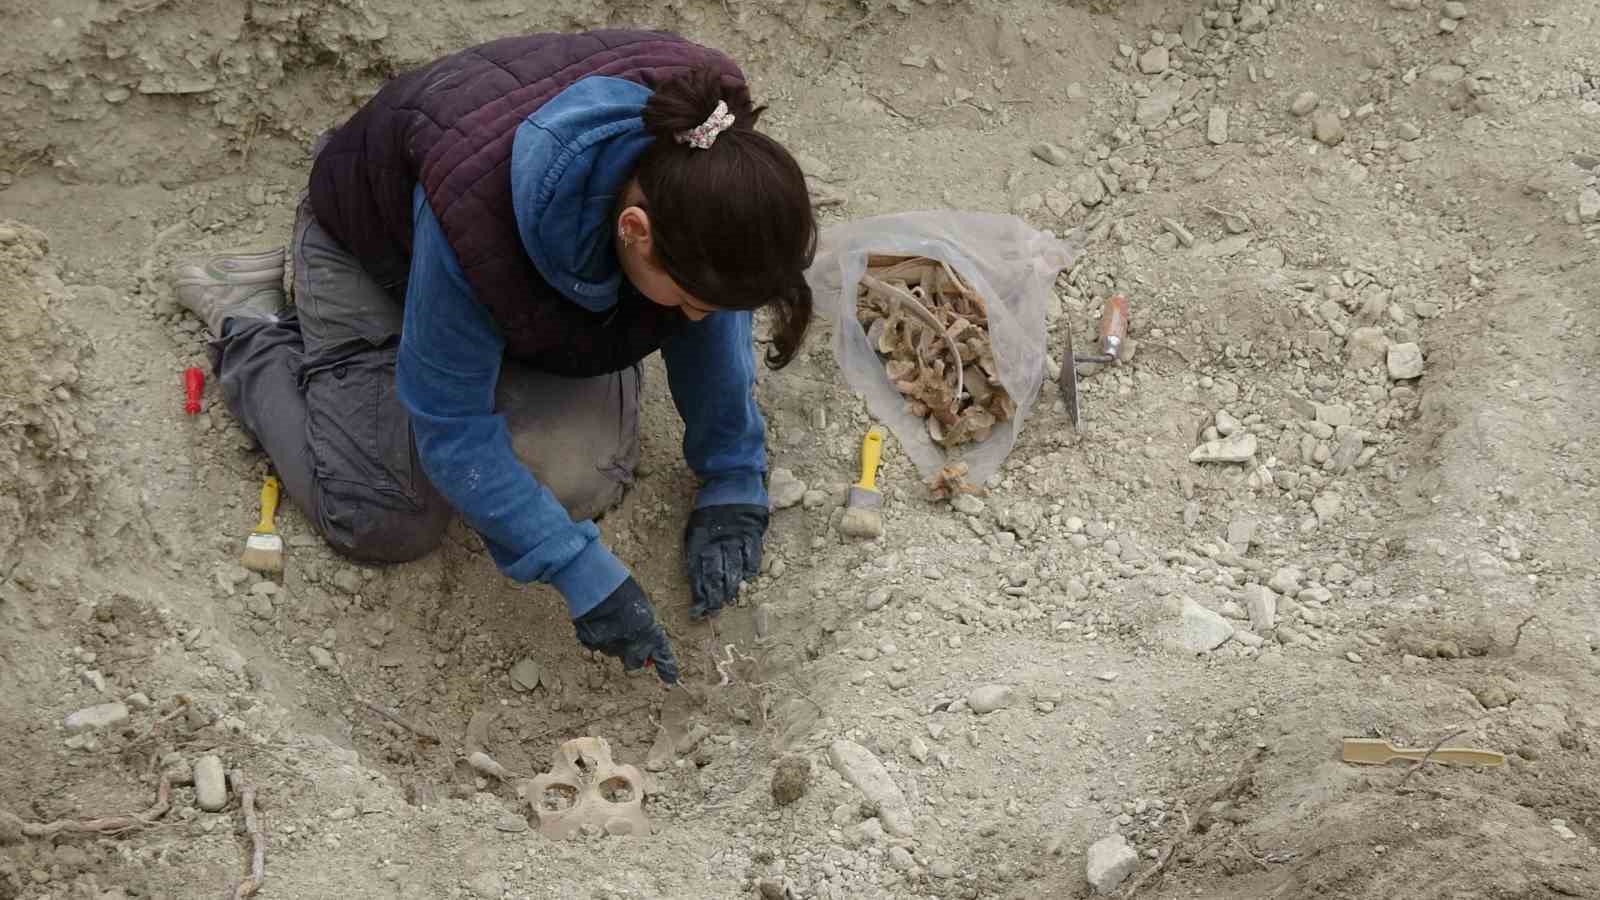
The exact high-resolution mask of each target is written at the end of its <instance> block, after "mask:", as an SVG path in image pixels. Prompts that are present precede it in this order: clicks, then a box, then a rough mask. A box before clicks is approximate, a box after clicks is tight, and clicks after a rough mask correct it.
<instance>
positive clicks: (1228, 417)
mask: <svg viewBox="0 0 1600 900" xmlns="http://www.w3.org/2000/svg"><path fill="white" fill-rule="evenodd" d="M1216 423H1217V434H1220V435H1222V436H1223V437H1232V436H1233V435H1234V434H1235V433H1236V432H1238V431H1239V430H1240V429H1241V428H1243V427H1244V425H1243V424H1242V423H1241V422H1240V421H1239V420H1238V419H1236V418H1234V417H1233V415H1232V414H1230V413H1229V412H1228V411H1227V410H1219V411H1218V412H1217V415H1216Z"/></svg>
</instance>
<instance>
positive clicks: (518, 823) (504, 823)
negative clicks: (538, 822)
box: [494, 813, 528, 834]
mask: <svg viewBox="0 0 1600 900" xmlns="http://www.w3.org/2000/svg"><path fill="white" fill-rule="evenodd" d="M494 830H495V831H503V832H505V833H506V834H521V833H523V832H524V831H527V830H528V820H527V819H525V818H523V817H522V816H519V815H517V814H516V813H506V814H505V815H503V816H501V817H500V818H498V819H495V820H494Z"/></svg>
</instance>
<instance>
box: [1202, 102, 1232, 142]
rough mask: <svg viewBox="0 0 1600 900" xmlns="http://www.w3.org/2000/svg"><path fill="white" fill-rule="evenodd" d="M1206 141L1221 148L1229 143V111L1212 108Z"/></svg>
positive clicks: (1208, 120) (1207, 123)
mask: <svg viewBox="0 0 1600 900" xmlns="http://www.w3.org/2000/svg"><path fill="white" fill-rule="evenodd" d="M1206 140H1208V141H1210V142H1211V143H1213V144H1217V145H1219V146H1220V145H1222V144H1226V143H1227V142H1228V111H1227V110H1226V109H1225V108H1223V107H1220V106H1213V107H1211V112H1210V113H1209V114H1208V115H1207V119H1206Z"/></svg>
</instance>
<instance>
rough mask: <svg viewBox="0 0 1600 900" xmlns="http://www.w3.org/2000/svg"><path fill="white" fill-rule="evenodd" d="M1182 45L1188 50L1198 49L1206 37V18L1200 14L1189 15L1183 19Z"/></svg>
mask: <svg viewBox="0 0 1600 900" xmlns="http://www.w3.org/2000/svg"><path fill="white" fill-rule="evenodd" d="M1181 36H1182V38H1183V45H1184V46H1185V47H1188V48H1189V49H1190V50H1199V49H1200V44H1201V43H1202V42H1203V41H1205V39H1206V20H1205V17H1204V16H1201V15H1191V16H1189V17H1188V18H1186V19H1184V20H1183V33H1182V35H1181Z"/></svg>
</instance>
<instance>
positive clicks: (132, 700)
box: [122, 691, 153, 709]
mask: <svg viewBox="0 0 1600 900" xmlns="http://www.w3.org/2000/svg"><path fill="white" fill-rule="evenodd" d="M122 702H124V703H126V704H128V706H129V707H131V708H133V709H149V708H150V707H151V706H152V705H153V704H152V703H151V702H150V697H149V695H147V694H145V693H144V692H143V691H135V692H133V693H131V694H129V695H128V696H126V697H123V698H122Z"/></svg>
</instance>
